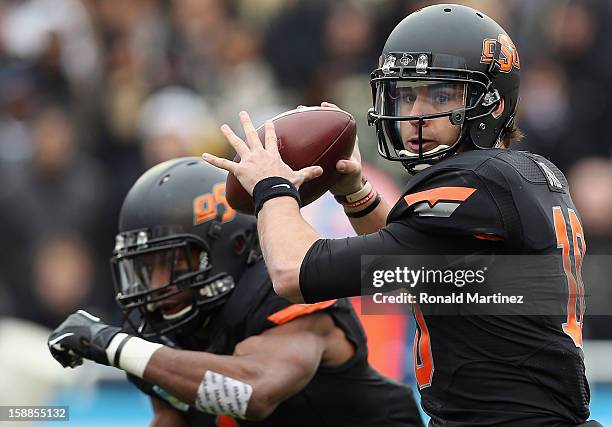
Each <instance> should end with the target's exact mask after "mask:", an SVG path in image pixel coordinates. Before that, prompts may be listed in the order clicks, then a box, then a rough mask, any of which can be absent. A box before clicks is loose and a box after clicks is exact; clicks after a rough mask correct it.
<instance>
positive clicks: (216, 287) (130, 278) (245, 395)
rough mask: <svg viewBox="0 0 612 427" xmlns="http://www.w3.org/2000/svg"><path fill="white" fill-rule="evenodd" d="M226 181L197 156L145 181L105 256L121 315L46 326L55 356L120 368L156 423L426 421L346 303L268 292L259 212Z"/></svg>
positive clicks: (154, 171)
mask: <svg viewBox="0 0 612 427" xmlns="http://www.w3.org/2000/svg"><path fill="white" fill-rule="evenodd" d="M225 180H226V174H224V173H222V172H221V171H219V170H218V169H217V168H215V167H213V166H210V165H208V164H207V163H206V162H204V161H202V160H201V159H198V158H180V159H175V160H170V161H167V162H164V163H161V164H159V165H157V166H155V167H153V168H151V169H149V170H148V171H147V172H146V173H145V174H144V175H142V176H141V177H140V178H139V179H138V181H137V182H136V183H135V184H134V186H133V187H132V189H131V190H130V191H129V193H128V195H127V197H126V199H125V201H124V204H123V207H122V209H121V214H120V219H119V231H120V232H119V234H118V235H117V238H116V246H115V249H114V252H113V257H112V260H111V264H112V269H113V273H114V282H115V289H116V298H117V301H118V303H119V305H120V306H121V308H122V309H123V311H124V313H125V317H126V325H125V327H124V328H123V329H121V328H118V327H114V326H109V325H106V324H104V323H102V321H101V320H100V319H98V318H96V317H94V316H92V315H91V314H89V313H87V312H85V311H81V310H79V311H78V312H77V313H75V314H72V315H71V316H69V317H68V318H67V319H66V320H65V321H64V322H63V323H62V324H61V325H60V326H59V327H58V328H57V329H56V330H55V331H54V332H53V333H52V334H51V336H50V337H49V349H50V351H51V353H52V354H53V356H54V357H55V358H56V359H57V360H58V361H59V362H60V363H61V364H62V365H63V366H71V367H75V366H77V365H79V364H80V363H81V362H82V359H83V358H86V359H90V360H93V361H95V362H98V363H102V364H106V365H112V366H115V367H117V368H119V369H123V370H124V371H126V372H127V373H128V377H129V379H130V380H131V381H132V382H133V383H134V384H136V385H137V386H138V387H139V388H140V389H141V390H142V391H143V392H144V393H146V394H148V395H149V396H150V397H151V401H152V405H153V409H154V414H155V418H154V420H153V423H152V425H154V426H172V427H180V426H187V425H193V426H196V425H197V426H208V425H210V426H213V425H214V426H216V425H220V426H243V425H252V424H253V425H261V426H288V425H291V426H315V425H316V426H324V425H329V426H336V425H339V426H420V425H422V424H421V420H420V415H419V413H418V409H417V407H416V403H415V402H414V399H413V397H412V392H411V390H410V389H409V388H408V387H406V386H404V385H401V384H398V383H395V382H393V381H391V380H389V379H387V378H385V377H383V376H381V375H380V374H378V373H377V372H376V371H375V370H374V369H373V368H372V367H371V366H370V365H369V364H368V361H367V347H366V338H365V336H364V332H363V330H362V328H361V325H360V323H359V321H358V319H357V317H356V315H355V313H354V311H353V309H352V306H351V304H350V303H349V302H348V301H346V300H331V301H327V302H322V303H319V304H313V305H305V304H291V303H289V302H288V301H287V300H285V299H282V298H280V297H278V296H277V295H276V294H275V293H274V291H273V288H272V284H271V282H270V278H269V276H268V273H267V271H266V267H265V264H264V262H263V259H262V258H261V251H260V249H259V244H258V241H257V231H256V228H255V226H256V223H255V218H253V217H251V216H246V215H242V214H240V213H237V212H236V211H234V210H233V209H231V207H230V206H229V205H228V203H227V201H226V200H225ZM209 414H211V415H209Z"/></svg>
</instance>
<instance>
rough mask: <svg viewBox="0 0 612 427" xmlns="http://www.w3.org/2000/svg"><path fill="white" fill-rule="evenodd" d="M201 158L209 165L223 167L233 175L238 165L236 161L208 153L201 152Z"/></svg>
mask: <svg viewBox="0 0 612 427" xmlns="http://www.w3.org/2000/svg"><path fill="white" fill-rule="evenodd" d="M202 159H204V160H206V161H207V162H208V163H210V164H211V165H213V166H216V167H218V168H219V169H225V170H226V171H228V172H230V173H233V174H234V175H235V174H236V173H235V172H236V168H237V167H238V163H236V162H232V161H231V160H227V159H223V158H221V157H217V156H214V155H212V154H210V153H202Z"/></svg>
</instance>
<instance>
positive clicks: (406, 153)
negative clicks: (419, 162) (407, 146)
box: [397, 144, 450, 158]
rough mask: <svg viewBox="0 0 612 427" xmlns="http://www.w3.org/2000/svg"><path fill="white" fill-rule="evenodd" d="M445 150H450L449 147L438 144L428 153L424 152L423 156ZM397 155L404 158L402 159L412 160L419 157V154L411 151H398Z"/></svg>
mask: <svg viewBox="0 0 612 427" xmlns="http://www.w3.org/2000/svg"><path fill="white" fill-rule="evenodd" d="M447 148H450V145H444V144H440V145H438V146H437V147H436V148H432V149H431V150H429V151H425V152H424V153H423V155H424V156H425V155H428V154H434V153H437V152H438V151H442V150H446V149H447ZM397 154H398V156H404V157H412V158H414V157H419V153H413V152H412V151H408V150H399V151H398V152H397Z"/></svg>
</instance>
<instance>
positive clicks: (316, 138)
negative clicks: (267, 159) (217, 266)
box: [226, 107, 357, 215]
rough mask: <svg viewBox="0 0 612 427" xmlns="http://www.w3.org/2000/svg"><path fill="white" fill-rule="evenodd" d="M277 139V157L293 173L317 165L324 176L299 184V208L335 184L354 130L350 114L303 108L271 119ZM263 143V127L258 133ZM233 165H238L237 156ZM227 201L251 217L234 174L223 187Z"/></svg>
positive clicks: (245, 194) (250, 205)
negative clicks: (337, 166)
mask: <svg viewBox="0 0 612 427" xmlns="http://www.w3.org/2000/svg"><path fill="white" fill-rule="evenodd" d="M272 121H273V123H274V128H275V130H276V137H277V139H278V146H279V153H280V155H281V157H282V159H283V161H284V162H285V163H286V164H287V165H288V166H290V167H291V168H292V169H293V170H299V169H302V168H305V167H307V166H314V165H318V166H321V167H322V168H323V174H322V175H321V176H319V177H318V178H315V179H313V180H312V181H309V182H306V183H304V184H302V186H301V187H300V189H299V190H300V198H301V199H302V206H306V205H307V204H309V203H312V202H313V201H315V200H316V199H318V198H319V197H321V196H322V195H323V194H324V193H325V192H326V191H327V190H329V189H330V187H331V186H332V185H334V183H335V182H336V180H337V179H338V177H339V176H340V174H339V173H338V172H337V171H336V163H337V162H338V160H340V159H348V158H349V157H350V156H351V153H352V152H353V147H354V145H355V136H356V135H357V127H356V125H355V119H354V118H353V116H351V115H350V114H349V113H346V112H344V111H341V110H338V109H335V108H329V107H303V108H299V109H296V110H290V111H287V112H285V113H283V114H280V115H278V116H276V117H274V118H273V119H272ZM257 132H258V134H259V138H260V139H261V141H264V132H265V130H264V126H263V125H262V126H260V127H259V128H258V129H257ZM234 161H236V162H237V161H240V157H239V156H236V157H235V158H234ZM226 198H227V201H228V203H229V204H230V206H231V207H232V208H234V209H236V210H237V211H239V212H242V213H247V214H251V215H252V214H253V210H254V207H253V200H252V198H251V196H250V195H249V193H248V192H247V191H246V190H245V189H244V188H243V187H242V185H241V184H240V182H239V181H238V179H236V177H235V176H234V175H233V174H231V173H230V174H229V175H228V177H227V184H226Z"/></svg>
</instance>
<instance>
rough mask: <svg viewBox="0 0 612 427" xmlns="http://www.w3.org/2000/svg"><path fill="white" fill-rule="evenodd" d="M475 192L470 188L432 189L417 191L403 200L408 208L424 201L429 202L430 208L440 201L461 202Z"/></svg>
mask: <svg viewBox="0 0 612 427" xmlns="http://www.w3.org/2000/svg"><path fill="white" fill-rule="evenodd" d="M475 191H476V189H475V188H471V187H438V188H432V189H431V190H425V191H419V192H418V193H414V194H408V195H406V196H404V200H405V201H406V203H408V206H412V205H414V204H415V203H419V202H425V201H427V202H429V205H430V206H434V205H435V204H436V203H438V202H439V201H440V200H451V201H458V202H463V201H465V200H467V198H468V197H470V196H471V195H472V194H473V193H474V192H475Z"/></svg>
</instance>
